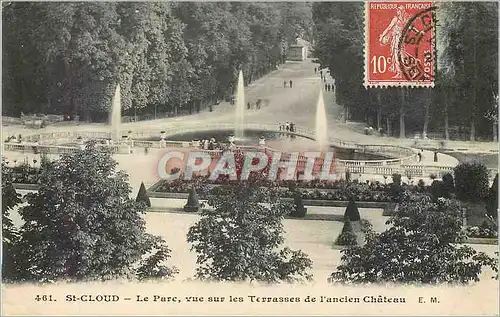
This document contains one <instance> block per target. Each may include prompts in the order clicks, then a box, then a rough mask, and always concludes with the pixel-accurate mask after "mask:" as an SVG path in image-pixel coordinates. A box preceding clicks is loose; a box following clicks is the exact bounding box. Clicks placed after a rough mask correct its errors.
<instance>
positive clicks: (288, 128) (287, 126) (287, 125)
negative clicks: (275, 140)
mask: <svg viewBox="0 0 500 317" xmlns="http://www.w3.org/2000/svg"><path fill="white" fill-rule="evenodd" d="M285 129H286V130H287V131H290V123H289V122H287V123H286V126H285Z"/></svg>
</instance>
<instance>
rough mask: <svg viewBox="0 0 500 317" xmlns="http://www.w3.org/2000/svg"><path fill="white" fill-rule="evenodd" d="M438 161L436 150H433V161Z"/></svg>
mask: <svg viewBox="0 0 500 317" xmlns="http://www.w3.org/2000/svg"><path fill="white" fill-rule="evenodd" d="M437 161H438V152H437V151H434V162H437Z"/></svg>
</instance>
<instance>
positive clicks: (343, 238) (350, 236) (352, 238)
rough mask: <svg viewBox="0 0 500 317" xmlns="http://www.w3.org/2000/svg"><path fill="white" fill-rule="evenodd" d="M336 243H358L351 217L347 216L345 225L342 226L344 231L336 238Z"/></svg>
mask: <svg viewBox="0 0 500 317" xmlns="http://www.w3.org/2000/svg"><path fill="white" fill-rule="evenodd" d="M335 244H336V245H357V244H358V243H357V239H356V234H355V233H354V230H353V228H352V224H351V221H350V220H349V218H346V219H345V221H344V227H343V228H342V232H341V233H340V235H339V236H338V238H337V240H335Z"/></svg>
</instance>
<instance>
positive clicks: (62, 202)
mask: <svg viewBox="0 0 500 317" xmlns="http://www.w3.org/2000/svg"><path fill="white" fill-rule="evenodd" d="M116 164H117V163H116V162H115V161H114V160H113V159H112V158H111V156H110V154H109V153H107V152H103V151H102V150H100V149H99V148H97V147H96V144H95V142H89V143H87V145H86V147H85V149H83V150H79V151H77V152H75V153H72V154H65V155H62V156H61V158H60V159H59V160H58V161H56V162H54V163H53V164H51V165H50V166H48V167H47V168H44V169H42V173H41V176H40V177H41V182H40V187H39V190H38V192H37V193H32V194H28V195H27V201H28V203H29V205H28V206H26V207H24V208H22V209H21V210H20V214H21V217H22V219H23V220H24V221H25V223H24V224H23V225H22V226H21V229H20V234H21V241H20V249H21V250H22V253H21V254H19V258H20V262H22V270H23V276H22V279H23V280H26V281H39V282H47V281H55V280H59V279H63V280H70V281H82V280H108V279H114V278H137V277H138V278H142V279H144V278H146V277H147V274H148V273H152V274H153V276H154V277H160V276H161V277H164V278H169V277H171V276H172V275H173V274H174V273H175V272H176V269H175V268H173V269H169V268H167V267H165V266H163V262H164V260H166V259H167V258H169V256H170V250H169V249H168V248H167V246H166V245H165V242H164V241H163V240H162V239H161V238H159V237H156V236H153V235H151V234H148V233H146V230H145V221H144V219H143V218H142V214H143V213H144V212H145V209H146V206H145V205H144V204H143V203H138V202H135V201H134V200H133V199H131V198H130V197H129V195H130V192H131V189H130V186H129V184H128V183H127V175H126V174H125V173H124V172H122V171H116ZM148 256H149V259H148Z"/></svg>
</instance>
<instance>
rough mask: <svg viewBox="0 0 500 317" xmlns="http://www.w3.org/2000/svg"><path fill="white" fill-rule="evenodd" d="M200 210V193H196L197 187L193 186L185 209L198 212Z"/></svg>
mask: <svg viewBox="0 0 500 317" xmlns="http://www.w3.org/2000/svg"><path fill="white" fill-rule="evenodd" d="M199 210H200V201H199V199H198V194H197V193H196V188H195V187H194V186H193V187H191V190H190V191H189V196H188V200H187V203H186V204H185V205H184V211H186V212H198V211H199Z"/></svg>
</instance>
